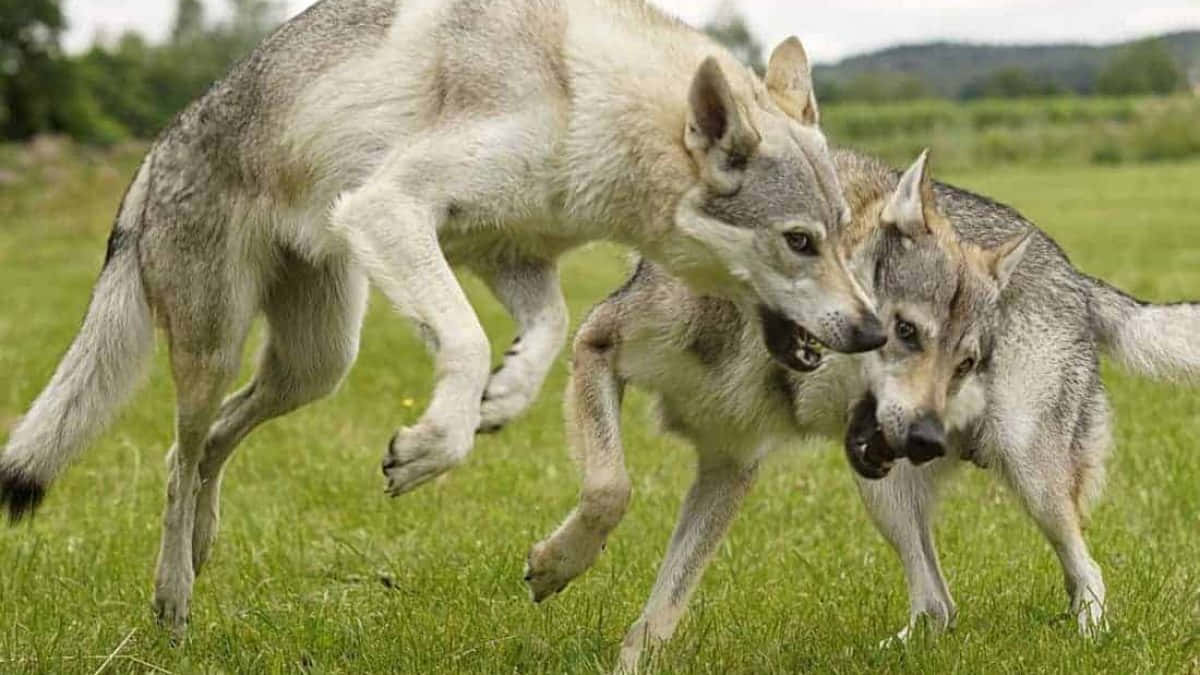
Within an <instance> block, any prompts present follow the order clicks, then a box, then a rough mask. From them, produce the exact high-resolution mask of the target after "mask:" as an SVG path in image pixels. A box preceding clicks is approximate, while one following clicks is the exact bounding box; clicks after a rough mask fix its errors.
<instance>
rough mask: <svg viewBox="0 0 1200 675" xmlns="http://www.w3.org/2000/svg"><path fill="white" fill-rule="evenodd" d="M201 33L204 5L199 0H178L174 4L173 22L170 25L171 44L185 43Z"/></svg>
mask: <svg viewBox="0 0 1200 675" xmlns="http://www.w3.org/2000/svg"><path fill="white" fill-rule="evenodd" d="M203 34H204V5H203V4H202V3H201V2H200V0H179V3H178V4H177V5H176V6H175V23H174V24H173V25H172V27H171V44H175V45H180V44H185V43H188V42H191V41H193V40H195V39H197V38H199V37H201V36H202V35H203Z"/></svg>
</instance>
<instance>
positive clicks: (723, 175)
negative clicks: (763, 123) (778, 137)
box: [684, 56, 762, 193]
mask: <svg viewBox="0 0 1200 675" xmlns="http://www.w3.org/2000/svg"><path fill="white" fill-rule="evenodd" d="M761 140H762V139H761V137H760V136H759V135H758V132H757V131H755V129H754V128H753V127H752V126H750V124H749V122H748V120H747V119H746V116H745V114H744V113H743V112H742V110H741V108H740V107H739V105H738V102H737V99H735V98H734V95H733V89H732V88H731V87H730V86H729V81H728V80H726V79H725V73H724V72H722V71H721V66H720V65H719V64H718V63H717V60H716V58H714V57H711V56H710V57H708V58H707V59H705V60H704V63H702V64H700V70H698V71H697V72H696V77H695V78H694V79H693V80H692V88H691V91H690V92H689V93H688V120H687V129H685V131H684V144H685V145H686V146H687V149H688V150H689V151H690V152H691V153H692V157H693V158H694V159H695V160H696V162H697V164H699V166H700V173H701V176H702V177H703V178H704V180H705V181H707V182H708V183H709V184H710V185H712V186H713V188H715V189H716V190H717V191H718V192H722V193H730V192H736V191H737V189H738V188H739V187H741V180H742V173H743V171H744V169H745V167H746V160H747V159H749V157H750V155H751V154H753V153H754V151H755V149H757V148H758V144H759V142H760V141H761Z"/></svg>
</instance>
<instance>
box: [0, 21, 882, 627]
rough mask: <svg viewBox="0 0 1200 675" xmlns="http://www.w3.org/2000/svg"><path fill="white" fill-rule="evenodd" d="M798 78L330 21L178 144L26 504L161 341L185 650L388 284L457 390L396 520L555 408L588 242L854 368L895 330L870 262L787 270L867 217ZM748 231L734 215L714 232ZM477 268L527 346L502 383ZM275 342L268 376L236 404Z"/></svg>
mask: <svg viewBox="0 0 1200 675" xmlns="http://www.w3.org/2000/svg"><path fill="white" fill-rule="evenodd" d="M770 76H771V82H772V85H771V87H770V88H768V86H767V85H766V84H765V83H764V82H763V80H761V79H759V78H758V77H757V76H755V75H754V74H753V73H752V72H750V71H749V70H748V69H746V68H745V67H744V66H742V65H741V64H739V63H738V62H737V60H736V59H735V58H734V57H733V56H732V55H730V54H729V53H728V52H727V51H725V50H724V49H723V48H721V47H720V46H719V45H718V44H716V43H715V42H713V41H712V40H711V39H709V38H707V37H706V36H704V35H703V34H701V33H699V32H698V31H695V30H693V29H690V28H688V27H686V26H684V25H683V24H682V23H680V22H678V21H675V20H673V19H670V18H668V17H665V16H663V15H662V14H661V13H660V12H658V11H657V10H655V9H653V8H652V7H650V6H648V5H646V4H645V3H643V2H642V1H641V0H489V1H487V2H484V1H483V0H402V1H401V0H324V1H323V2H319V3H317V4H315V5H314V6H312V7H311V8H309V9H308V10H307V11H306V12H304V13H303V14H301V15H299V16H297V17H296V18H294V19H293V20H291V21H289V22H288V23H286V24H284V25H283V26H282V27H281V28H279V29H278V30H277V31H276V32H275V33H274V34H272V35H271V36H269V37H268V38H267V39H266V40H264V41H263V43H262V44H261V45H260V46H259V48H258V49H256V50H255V51H254V52H253V53H252V54H251V55H250V56H249V57H248V58H247V59H246V60H245V61H243V62H242V63H240V64H239V65H237V66H236V67H235V68H234V69H233V70H232V71H231V72H230V73H229V75H228V76H227V77H225V78H224V79H223V80H221V81H220V82H218V83H216V84H215V85H214V86H213V87H212V88H211V89H210V90H209V92H208V93H207V94H205V95H204V96H203V97H202V98H200V99H199V100H197V101H196V102H194V103H193V104H192V105H190V106H188V107H187V108H186V109H185V110H184V111H183V112H182V113H180V115H179V116H178V117H177V118H176V119H175V120H174V122H173V123H172V124H171V125H170V126H169V127H168V128H167V129H166V130H165V131H164V132H163V133H162V135H161V136H160V137H159V138H158V139H157V141H156V142H155V143H154V145H153V147H152V148H151V150H150V151H149V153H148V155H147V159H146V161H145V162H144V164H143V166H142V168H141V169H140V170H139V172H138V176H137V178H136V179H135V180H134V183H133V185H132V186H131V188H130V191H129V193H128V194H127V196H126V199H125V201H124V203H123V206H122V209H121V213H120V216H119V218H118V223H117V225H116V227H115V228H114V231H113V235H112V237H111V238H110V241H109V255H108V257H109V261H108V262H107V264H106V267H105V270H104V272H103V274H102V275H101V277H100V281H99V282H98V283H97V286H96V290H95V296H94V298H93V301H92V305H91V307H90V309H89V310H88V317H87V319H86V320H85V322H84V327H83V330H82V331H81V332H80V334H79V337H78V338H77V339H76V341H75V343H74V345H73V346H72V348H71V350H70V351H68V353H67V355H66V357H65V358H64V360H63V363H62V365H60V367H59V369H58V371H57V372H56V374H55V376H54V378H53V379H52V380H51V382H50V384H49V385H48V387H47V388H46V390H45V391H44V392H43V393H42V394H41V396H39V398H38V400H37V401H36V402H35V403H34V405H33V407H32V409H31V410H30V412H29V414H28V415H26V417H25V418H24V420H23V422H22V423H21V424H20V425H19V426H18V427H17V429H16V431H15V432H14V434H13V435H12V438H11V439H10V441H9V443H8V446H7V448H6V451H5V454H4V455H3V456H2V457H0V481H2V483H0V485H2V487H0V500H3V502H4V503H6V504H7V505H9V508H10V513H11V514H12V515H13V516H14V517H16V516H21V515H25V514H27V513H28V512H29V511H30V510H31V509H32V508H33V507H34V506H36V504H37V503H38V501H39V498H40V495H41V494H42V492H44V490H45V489H46V487H47V486H48V485H49V484H50V481H51V480H53V479H54V478H55V476H56V475H58V473H59V472H60V471H62V470H63V469H64V468H65V467H66V466H67V464H68V463H69V462H70V460H71V459H72V458H73V457H74V456H75V455H77V454H78V453H79V452H80V451H81V450H82V449H83V448H84V446H85V445H86V443H87V441H88V440H89V439H91V438H92V437H93V436H94V435H95V434H96V433H98V432H99V431H100V430H101V429H102V427H103V426H104V424H105V423H106V422H107V421H108V420H109V419H111V417H112V415H113V414H114V413H115V411H116V410H117V408H118V406H119V404H120V403H121V402H122V401H123V400H124V399H125V398H126V397H127V396H128V395H129V394H130V393H131V392H132V390H133V388H134V381H135V380H136V374H137V372H138V368H137V366H138V365H139V364H142V363H144V361H145V360H146V359H145V357H146V355H147V353H148V351H149V349H150V346H151V343H152V333H153V331H152V323H151V317H152V316H153V317H154V318H155V319H157V321H158V322H159V323H160V324H161V325H162V326H163V328H164V329H165V332H166V335H167V341H168V343H169V346H170V352H171V359H170V360H171V367H172V371H173V374H174V377H175V382H176V388H177V398H178V414H177V424H176V442H175V444H174V446H173V448H172V450H171V452H170V461H169V480H168V490H167V507H166V512H165V515H164V528H163V540H162V546H161V552H160V556H159V567H158V576H157V581H156V592H155V606H156V609H157V611H158V613H159V616H160V618H161V619H162V620H163V622H164V623H165V624H166V625H167V626H168V627H169V628H170V629H171V630H172V631H173V632H175V633H176V634H179V633H181V632H182V631H183V629H184V626H185V623H186V618H187V615H188V604H189V602H190V598H191V588H192V584H193V581H194V577H195V574H196V572H197V571H199V569H200V568H201V567H202V565H203V564H204V562H205V560H206V559H207V558H208V556H209V553H210V548H211V545H212V541H213V538H214V537H215V535H216V529H217V518H218V501H219V485H220V480H221V475H222V471H223V467H224V464H225V462H226V461H227V459H228V457H229V456H230V455H231V454H232V452H233V451H234V449H235V448H236V446H237V444H238V442H239V441H240V440H241V439H242V438H243V437H244V436H245V435H246V434H248V433H249V432H250V431H251V430H252V429H253V428H254V427H256V426H257V425H259V424H261V423H263V422H264V421H266V420H268V419H270V418H272V417H276V416H278V415H282V414H285V413H287V412H289V411H291V410H294V409H295V408H297V407H300V406H302V405H304V404H306V403H308V402H310V401H312V400H315V399H316V398H319V397H321V396H323V395H325V394H327V393H329V392H330V391H332V390H333V389H334V388H335V387H336V386H337V384H338V382H340V380H341V379H342V377H343V376H344V374H345V373H346V371H347V370H348V369H349V367H350V366H351V364H352V363H353V361H354V358H355V355H356V353H357V348H358V339H359V330H360V326H361V322H362V315H363V308H364V306H365V302H366V288H367V283H368V281H369V282H370V283H372V284H373V285H374V286H375V287H377V288H378V289H379V290H380V291H382V293H383V294H384V295H385V296H386V297H387V299H388V300H389V302H390V303H391V304H392V305H393V306H394V307H395V308H396V309H397V310H398V311H399V312H400V313H401V314H403V315H404V316H405V317H407V318H408V319H410V320H411V321H412V322H413V323H415V324H416V325H417V326H418V327H419V328H420V330H421V332H422V335H423V336H424V337H425V338H426V343H427V345H428V346H429V348H430V350H431V351H432V352H433V357H434V368H435V372H436V376H437V379H436V383H435V386H434V391H433V393H432V395H431V397H430V403H429V406H428V408H427V409H426V410H425V412H424V414H423V415H422V417H421V418H420V419H419V420H418V421H417V423H416V424H415V425H413V426H412V427H408V428H404V429H400V430H398V431H396V433H395V434H394V435H393V437H392V441H391V443H390V444H389V445H388V448H387V452H386V454H385V456H384V461H383V467H384V473H385V475H386V476H387V484H388V491H389V492H390V493H391V494H401V493H404V492H406V491H408V490H412V489H414V488H416V487H417V486H419V485H421V484H424V483H425V482H427V481H429V480H431V479H433V478H434V477H436V476H438V475H440V474H441V473H443V472H445V471H447V470H448V469H449V468H451V467H453V466H455V465H457V464H459V463H461V462H462V461H464V460H465V459H466V457H467V455H468V453H469V451H470V450H471V448H472V445H473V443H474V436H475V433H476V431H477V430H483V431H490V430H495V429H498V428H500V427H502V426H503V425H504V424H505V423H507V422H509V421H510V420H512V419H514V418H515V417H517V416H518V415H520V414H521V413H522V412H523V411H524V410H525V408H526V407H528V405H529V404H530V402H531V401H532V400H533V399H534V397H535V396H536V395H537V393H538V391H539V390H540V388H541V385H542V382H543V381H544V379H545V376H546V373H547V371H548V370H549V367H550V364H551V363H552V362H553V360H554V358H555V357H556V355H557V354H558V352H559V351H560V350H561V347H562V345H563V343H564V342H565V339H566V326H567V316H566V307H565V303H564V302H563V299H562V294H561V291H560V289H559V284H558V273H557V266H556V260H557V258H558V257H559V256H560V255H562V254H563V253H564V252H565V251H567V250H569V249H571V248H573V247H575V246H578V245H580V244H581V243H583V242H586V241H590V240H596V239H609V240H615V241H618V242H621V243H625V244H629V245H632V246H634V247H636V248H638V249H640V250H641V251H642V252H643V253H644V254H645V255H646V256H648V257H649V258H652V259H655V260H657V261H659V263H660V264H662V265H663V266H665V267H666V268H668V269H671V270H672V271H673V272H675V273H676V274H679V275H681V276H682V277H684V278H687V279H689V280H690V282H691V283H698V284H699V283H703V284H706V286H705V290H706V291H707V292H711V293H717V294H719V295H722V296H724V297H727V298H731V299H733V300H735V301H736V302H738V303H739V304H740V305H744V306H747V307H751V306H757V305H763V306H769V307H770V308H771V309H772V310H774V311H776V312H777V313H778V314H779V315H780V316H784V317H786V319H787V320H788V321H791V322H793V323H797V324H805V325H808V324H811V325H812V330H813V331H814V332H816V333H818V337H819V338H820V339H821V340H822V341H824V342H825V343H826V344H828V345H830V346H831V347H833V348H836V349H843V350H847V351H849V350H854V349H861V348H865V345H866V344H867V342H868V341H867V340H864V339H863V338H862V334H863V331H862V330H861V329H862V327H863V326H864V325H874V326H877V325H878V321H877V320H876V319H875V317H874V310H873V307H872V305H871V301H870V299H869V297H868V296H867V295H866V294H865V292H864V291H863V289H862V288H861V287H860V286H859V285H858V284H857V282H856V281H855V280H854V279H853V277H852V275H851V274H850V273H849V270H848V269H847V267H846V264H845V261H844V260H842V259H840V258H838V257H837V256H836V255H835V254H834V253H833V251H834V249H833V248H832V247H829V248H828V251H827V252H826V253H824V254H823V255H816V256H804V257H802V256H799V255H797V254H795V253H794V252H792V251H789V249H788V247H787V244H786V242H785V235H786V233H787V232H791V231H795V230H797V229H805V230H809V231H812V232H813V233H814V236H820V237H822V238H823V239H828V240H830V241H834V240H836V239H837V237H838V234H839V229H840V227H841V224H842V220H843V216H844V214H845V212H846V210H847V209H846V204H845V202H844V200H843V198H842V195H841V192H840V189H839V188H838V185H837V184H836V179H835V178H832V177H833V176H834V170H833V166H832V162H831V160H830V157H829V153H828V150H827V148H826V146H825V141H824V137H823V136H822V134H821V132H820V130H819V129H818V128H817V126H816V121H817V116H816V109H815V100H814V99H813V98H812V80H811V74H810V72H809V67H808V62H807V58H806V57H804V54H803V49H802V47H800V45H799V42H798V41H796V40H794V39H793V40H789V41H786V42H785V43H784V44H783V45H782V46H781V47H780V48H779V49H777V50H776V53H775V54H774V55H773V56H772V58H771V66H770ZM798 101H799V102H803V105H799V106H798V105H797V104H796V103H797V102H798ZM700 121H703V122H704V124H701V123H700ZM738 190H742V191H744V193H745V196H744V197H741V198H738V197H734V196H731V194H732V192H734V191H738ZM746 197H749V198H750V200H751V201H750V202H748V201H746ZM756 200H760V201H761V202H762V203H761V204H754V203H751V202H753V201H756ZM718 203H722V204H730V205H732V206H731V207H730V208H726V209H724V210H720V211H719V212H718V211H717V210H714V209H709V210H705V208H704V205H705V204H709V205H712V204H718ZM452 265H461V266H464V267H467V268H469V269H471V270H472V271H474V272H476V273H478V274H479V275H480V276H481V277H482V278H483V279H484V280H485V281H486V282H487V283H488V285H489V286H490V287H491V289H492V290H493V292H494V293H495V294H496V296H497V297H498V299H499V300H500V301H501V302H502V303H503V304H504V306H505V307H506V308H507V309H508V310H509V311H510V313H511V314H512V315H513V317H514V319H515V320H516V323H517V325H518V328H519V330H520V336H521V340H520V341H519V342H518V343H516V344H514V346H513V348H512V349H511V350H509V353H508V354H507V355H506V357H505V359H504V361H503V363H502V364H501V366H500V367H499V368H498V369H496V370H495V371H492V368H491V363H490V360H491V352H490V347H489V345H488V342H487V337H486V335H485V334H484V331H483V328H482V326H481V325H480V322H479V319H478V318H477V316H476V314H475V312H474V310H473V309H472V308H471V306H470V304H469V303H468V302H467V299H466V296H465V294H464V292H463V290H462V288H461V287H460V285H459V283H458V280H457V279H456V277H455V275H454V273H453V271H452V268H451V266H452ZM259 313H262V314H265V315H266V317H267V322H268V325H269V329H270V330H269V337H268V342H267V345H266V346H265V348H264V351H263V353H262V355H261V356H260V364H259V370H258V373H257V374H256V375H255V378H254V381H253V382H252V383H251V385H250V386H248V387H247V388H246V389H244V390H242V391H240V392H238V393H236V394H234V395H233V396H231V397H229V398H225V399H224V402H223V403H222V399H223V397H224V396H225V393H226V390H227V389H228V388H229V386H230V385H231V383H232V382H233V380H234V377H235V375H236V373H237V372H238V368H239V366H240V361H241V353H242V345H243V343H244V341H245V338H246V333H247V330H248V328H249V326H250V324H251V322H252V320H253V319H254V317H255V316H256V315H258V314H259ZM869 332H870V331H867V333H869Z"/></svg>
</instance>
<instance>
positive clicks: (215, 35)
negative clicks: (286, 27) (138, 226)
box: [0, 0, 283, 144]
mask: <svg viewBox="0 0 1200 675" xmlns="http://www.w3.org/2000/svg"><path fill="white" fill-rule="evenodd" d="M226 2H227V3H228V5H229V7H228V8H229V18H227V19H224V20H221V21H213V20H210V19H209V17H208V16H206V13H205V8H204V5H203V4H202V3H201V0H177V3H176V8H175V20H174V23H173V25H172V26H171V31H170V34H169V36H168V37H167V39H166V41H165V42H163V43H162V44H153V43H151V42H150V41H148V40H147V39H146V38H145V37H143V36H142V35H139V34H137V33H132V32H131V33H126V34H124V35H121V36H119V37H118V38H117V39H115V40H113V41H98V42H96V43H95V44H93V45H92V46H91V48H89V49H88V50H86V51H85V52H83V53H81V54H67V53H65V52H64V51H63V48H62V42H61V40H62V35H63V33H64V31H65V30H66V28H67V21H68V18H67V17H66V16H64V14H63V11H62V5H61V2H60V0H0V137H2V138H3V139H5V140H15V141H21V140H26V139H28V138H30V137H32V136H35V135H37V134H42V133H61V134H67V135H69V136H71V137H73V138H75V139H78V140H80V141H83V142H88V143H97V144H110V143H114V142H117V141H120V140H123V139H126V138H150V137H153V136H154V135H155V134H157V133H158V131H159V130H161V129H162V128H163V127H165V126H166V125H167V123H169V122H170V120H171V118H172V117H173V116H174V115H175V114H176V113H177V112H178V111H179V110H181V109H182V108H183V107H184V106H186V105H187V104H188V103H189V102H190V101H191V100H193V99H195V98H196V97H197V96H199V95H200V94H201V93H203V92H204V90H205V89H206V88H208V87H209V86H210V85H211V84H212V83H213V82H214V81H216V80H217V79H219V78H220V77H221V76H222V75H224V74H225V72H226V71H228V70H229V68H230V66H231V65H232V64H233V63H234V62H235V61H237V60H238V59H240V58H242V57H243V56H245V55H246V54H248V53H249V52H250V51H251V50H252V49H253V48H254V45H256V44H257V43H258V41H259V40H261V39H262V37H263V36H264V35H266V33H267V32H269V31H270V30H271V29H273V28H274V27H275V26H276V25H277V24H278V23H279V21H280V20H281V19H282V16H283V8H282V6H281V4H280V3H279V2H277V1H276V0H226Z"/></svg>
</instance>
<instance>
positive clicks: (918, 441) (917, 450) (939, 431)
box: [905, 413, 946, 464]
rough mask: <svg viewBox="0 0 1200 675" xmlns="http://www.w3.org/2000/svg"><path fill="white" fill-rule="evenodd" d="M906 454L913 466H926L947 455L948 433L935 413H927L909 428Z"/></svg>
mask: <svg viewBox="0 0 1200 675" xmlns="http://www.w3.org/2000/svg"><path fill="white" fill-rule="evenodd" d="M906 445H907V446H908V447H907V448H905V452H906V454H907V455H908V460H909V461H910V462H912V463H913V464H924V463H925V462H928V461H930V460H934V459H937V458H938V457H941V456H943V455H945V454H946V431H945V429H943V428H942V421H941V420H939V419H938V418H937V417H936V416H934V414H933V413H925V414H924V415H921V417H919V418H918V419H917V421H916V422H913V424H912V426H910V427H909V428H908V442H907V443H906Z"/></svg>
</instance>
